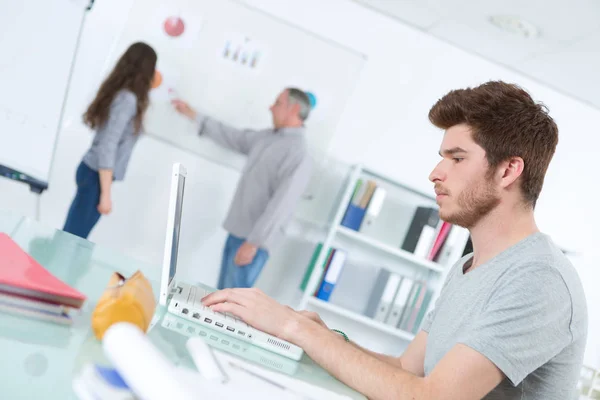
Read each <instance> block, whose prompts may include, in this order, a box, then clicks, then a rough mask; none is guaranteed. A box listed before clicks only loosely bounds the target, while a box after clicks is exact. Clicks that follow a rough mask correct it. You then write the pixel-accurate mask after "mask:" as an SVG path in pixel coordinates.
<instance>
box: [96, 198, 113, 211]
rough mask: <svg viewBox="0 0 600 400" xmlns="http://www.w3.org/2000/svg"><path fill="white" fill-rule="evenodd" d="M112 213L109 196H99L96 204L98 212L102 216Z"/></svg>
mask: <svg viewBox="0 0 600 400" xmlns="http://www.w3.org/2000/svg"><path fill="white" fill-rule="evenodd" d="M111 211H112V201H111V199H110V195H100V202H99V203H98V212H99V213H100V214H102V215H108V214H110V212H111Z"/></svg>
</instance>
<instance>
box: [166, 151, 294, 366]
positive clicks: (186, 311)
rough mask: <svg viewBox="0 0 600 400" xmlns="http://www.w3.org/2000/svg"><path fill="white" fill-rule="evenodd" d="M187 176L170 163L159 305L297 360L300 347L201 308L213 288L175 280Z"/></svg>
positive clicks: (235, 318) (186, 317)
mask: <svg viewBox="0 0 600 400" xmlns="http://www.w3.org/2000/svg"><path fill="white" fill-rule="evenodd" d="M186 176H187V172H186V169H185V167H184V166H183V165H181V164H180V163H176V164H174V165H173V173H172V177H171V195H170V196H171V197H170V200H169V211H168V217H167V230H166V238H165V249H164V258H163V267H162V276H161V283H160V296H159V304H160V305H162V306H166V307H167V311H168V312H170V313H172V314H175V315H178V316H180V317H182V318H184V319H186V320H189V321H191V322H194V323H196V324H200V325H202V326H206V327H208V328H211V329H213V330H216V331H218V332H221V333H223V334H226V335H228V336H230V337H232V338H236V339H238V340H241V341H243V342H246V343H249V344H252V345H254V346H258V347H260V348H262V349H265V350H268V351H271V352H273V353H276V354H279V355H282V356H285V357H288V358H291V359H292V360H300V359H301V358H302V354H303V353H304V352H303V350H302V349H301V348H300V347H298V346H296V345H294V344H292V343H289V342H287V341H285V340H282V339H279V338H278V337H275V336H273V335H269V334H267V333H265V332H262V331H260V330H258V329H255V328H252V327H251V326H249V325H248V324H246V323H245V322H244V321H242V320H240V319H239V318H237V317H235V316H234V315H232V314H223V313H219V312H214V311H212V310H211V309H210V308H208V307H204V306H203V305H202V302H201V300H202V298H203V297H204V296H206V295H207V294H209V293H211V292H214V291H215V290H216V289H214V288H211V287H209V286H206V285H203V284H196V285H192V284H188V283H186V282H181V281H178V280H177V253H178V248H179V234H180V227H181V216H182V212H183V195H184V190H185V180H186Z"/></svg>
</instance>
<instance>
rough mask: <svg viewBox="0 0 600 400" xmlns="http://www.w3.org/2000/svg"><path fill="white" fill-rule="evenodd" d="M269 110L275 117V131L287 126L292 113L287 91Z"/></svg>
mask: <svg viewBox="0 0 600 400" xmlns="http://www.w3.org/2000/svg"><path fill="white" fill-rule="evenodd" d="M269 109H270V110H271V115H272V116H273V126H274V127H275V129H277V128H281V127H283V126H285V123H286V121H287V120H288V118H289V115H290V112H291V107H290V103H289V96H288V92H287V90H284V91H283V92H281V93H280V94H279V96H277V99H275V103H273V105H272V106H271V107H270V108H269Z"/></svg>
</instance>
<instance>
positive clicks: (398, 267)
mask: <svg viewBox="0 0 600 400" xmlns="http://www.w3.org/2000/svg"><path fill="white" fill-rule="evenodd" d="M361 178H362V179H364V180H366V179H371V180H374V181H376V182H377V183H378V184H381V185H382V186H386V187H387V188H391V189H393V192H394V195H397V196H400V197H403V196H406V197H407V198H409V197H410V198H418V199H421V200H419V201H422V202H424V204H428V205H430V206H433V207H437V205H436V204H435V198H434V197H433V195H432V194H427V193H422V192H420V191H417V190H415V189H413V188H410V187H407V186H405V185H403V184H402V183H400V182H397V181H395V180H393V179H390V178H388V177H385V176H383V175H381V174H379V173H376V172H374V171H372V170H370V169H368V168H364V167H363V166H362V165H360V164H359V165H354V166H352V167H351V168H350V170H349V172H348V174H347V177H346V180H345V182H344V185H342V189H341V193H340V194H339V196H338V197H337V199H336V202H335V203H334V206H333V212H332V213H331V214H332V216H331V220H330V221H327V223H326V224H325V234H324V237H322V238H321V239H320V240H319V241H320V242H321V243H322V249H324V250H325V249H329V248H331V247H335V248H343V249H344V250H346V251H347V253H348V258H349V259H351V258H352V255H353V254H354V253H355V252H356V253H358V252H360V253H361V256H362V258H363V259H364V257H365V254H366V257H367V258H369V257H371V255H372V257H373V259H376V258H377V257H379V256H381V255H383V256H384V257H385V259H386V262H385V263H382V262H381V261H378V262H377V263H375V262H374V263H373V264H374V265H377V266H378V267H380V268H385V269H387V270H389V271H391V272H395V273H400V274H401V275H404V276H407V275H406V274H407V271H410V274H411V275H413V276H419V277H421V278H423V277H424V279H425V280H426V281H427V285H428V287H429V288H431V289H432V290H433V296H432V298H431V301H430V302H429V305H428V310H427V312H429V310H430V309H431V308H432V307H433V304H434V303H435V300H436V299H437V297H438V295H439V291H440V290H441V287H442V284H443V282H444V280H445V278H446V276H447V273H448V271H449V269H450V264H452V263H453V262H455V261H456V260H458V259H459V258H460V256H461V255H462V251H463V249H464V244H465V243H466V241H467V238H468V231H467V230H465V229H462V228H458V227H453V228H452V229H460V235H459V236H460V237H459V239H458V240H457V243H458V244H459V245H457V246H456V248H455V249H453V250H452V253H451V255H450V258H449V262H448V264H447V265H440V264H439V263H437V262H433V261H429V260H427V259H425V258H423V257H420V256H418V255H415V254H413V253H411V252H409V251H405V250H403V249H402V248H401V246H400V243H395V242H393V243H394V244H395V246H394V245H392V244H390V243H389V241H388V242H385V241H384V240H380V239H377V238H374V237H372V236H368V235H365V234H363V233H361V232H360V231H355V230H353V229H350V228H347V227H345V226H342V225H341V222H342V219H343V218H344V214H345V212H346V209H347V206H348V204H349V202H350V201H351V199H352V196H353V193H354V188H355V186H356V183H357V181H358V180H359V179H361ZM391 191H392V190H390V192H391ZM432 193H433V190H432ZM389 195H390V196H392V193H389ZM386 201H388V200H387V198H386ZM405 222H406V221H405ZM407 223H408V224H410V220H409V221H408V222H407ZM406 228H407V229H408V226H407V227H406ZM460 244H462V245H460ZM327 253H328V252H327V251H321V252H320V253H319V256H318V257H317V259H316V260H315V264H314V268H313V270H312V272H311V274H310V277H309V279H308V283H307V285H306V288H305V290H304V291H303V293H302V298H301V300H300V303H299V304H298V307H297V308H298V309H315V311H323V312H324V313H323V314H325V313H332V314H334V315H335V316H337V317H342V319H344V320H347V321H348V325H349V326H353V327H354V329H355V327H356V323H358V324H361V325H363V326H365V328H367V329H370V330H374V331H377V332H380V333H383V334H385V335H387V336H388V337H390V338H392V339H394V340H397V339H396V338H400V339H403V340H405V341H410V340H412V339H413V338H414V336H415V335H414V334H413V333H411V332H406V331H404V330H401V329H399V328H396V327H394V326H391V325H388V324H385V323H383V322H378V321H375V320H374V319H372V318H370V317H369V316H366V315H363V314H361V313H358V312H356V311H355V310H349V309H346V308H344V307H342V306H339V305H337V304H333V303H331V302H328V301H323V300H321V299H318V298H316V297H315V296H314V293H315V291H316V290H317V288H318V286H319V285H320V283H321V277H322V274H323V264H324V263H325V259H326V257H327ZM388 260H389V261H388ZM342 273H343V272H342ZM334 291H335V289H334ZM338 327H339V325H338ZM341 328H343V327H341Z"/></svg>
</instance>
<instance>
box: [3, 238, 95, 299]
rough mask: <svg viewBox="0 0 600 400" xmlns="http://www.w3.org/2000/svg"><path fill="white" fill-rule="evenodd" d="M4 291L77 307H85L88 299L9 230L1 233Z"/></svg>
mask: <svg viewBox="0 0 600 400" xmlns="http://www.w3.org/2000/svg"><path fill="white" fill-rule="evenodd" d="M0 291H2V292H4V293H8V294H14V295H18V296H24V297H29V298H32V299H37V300H41V301H46V302H49V303H55V304H62V305H66V306H69V307H73V308H81V306H82V305H83V303H84V302H85V299H86V296H85V295H84V294H82V293H80V292H79V291H77V290H75V289H73V288H72V287H71V286H69V285H67V284H66V283H64V282H63V281H61V280H60V279H58V278H57V277H55V276H54V275H52V274H51V273H50V272H49V271H48V270H47V269H46V268H44V267H42V266H41V265H40V264H39V263H38V262H37V261H35V260H34V259H33V257H31V256H30V255H29V254H27V253H26V252H25V251H24V250H23V249H21V247H20V246H19V245H18V244H17V243H16V242H15V241H14V240H12V239H11V238H10V237H9V236H8V235H7V234H5V233H0Z"/></svg>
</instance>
